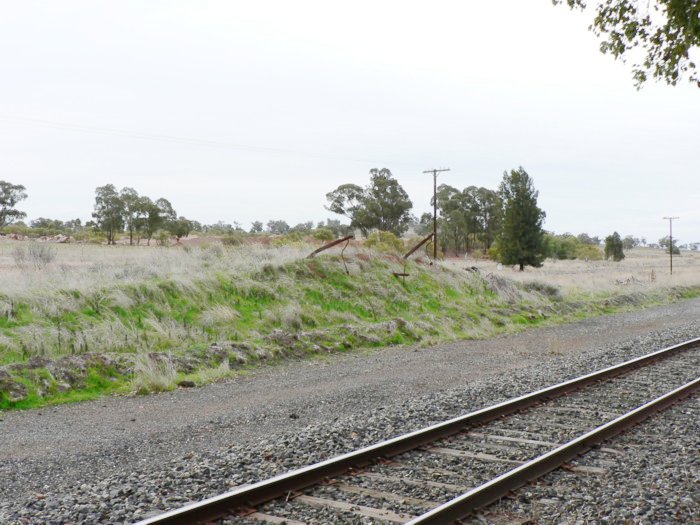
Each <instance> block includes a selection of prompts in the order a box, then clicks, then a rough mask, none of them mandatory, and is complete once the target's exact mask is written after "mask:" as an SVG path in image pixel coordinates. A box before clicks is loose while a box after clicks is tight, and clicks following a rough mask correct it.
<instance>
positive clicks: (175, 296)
mask: <svg viewBox="0 0 700 525" xmlns="http://www.w3.org/2000/svg"><path fill="white" fill-rule="evenodd" d="M314 248H315V245H311V244H306V243H304V242H291V243H289V244H287V245H278V246H274V245H269V244H268V245H264V244H244V245H240V246H222V245H220V244H218V243H216V242H214V241H212V240H206V239H205V240H200V241H198V242H196V243H192V245H189V246H172V247H145V246H141V247H135V246H134V247H130V246H123V245H118V246H102V245H87V244H86V245H80V244H42V243H30V242H23V241H0V409H2V408H23V407H32V406H40V405H41V404H44V403H46V402H64V401H71V400H79V399H85V398H91V397H95V396H97V395H101V394H104V393H107V392H122V393H126V392H148V391H157V390H167V389H171V388H174V387H175V386H176V385H178V384H180V385H182V386H193V385H196V384H202V383H206V382H208V381H212V380H216V379H220V378H223V377H228V376H230V375H231V374H232V373H235V370H240V369H245V368H246V367H250V366H256V365H257V364H258V363H260V362H263V361H270V360H278V359H281V358H284V357H287V358H288V357H297V358H298V357H304V356H309V355H322V354H327V353H332V352H343V351H347V350H351V349H359V348H371V347H379V346H386V345H396V344H414V343H419V344H423V345H429V344H433V343H437V342H440V341H447V340H458V339H465V338H481V337H487V336H490V335H493V334H496V333H500V332H507V331H514V330H520V329H523V328H525V327H527V326H531V325H537V324H541V323H556V322H563V321H567V320H572V319H577V318H581V317H586V316H590V315H598V314H601V313H608V312H614V311H620V310H625V309H631V308H639V307H642V306H646V305H651V304H661V303H664V302H668V301H672V300H676V299H679V298H682V297H693V296H696V295H698V292H699V291H700V275H699V272H698V271H697V269H696V266H695V264H696V261H698V260H699V257H698V255H697V254H684V255H683V256H682V257H677V258H676V259H675V261H676V265H675V268H676V273H675V274H674V276H673V278H672V279H670V278H669V277H668V275H667V274H666V270H667V267H666V265H665V264H666V261H667V259H666V258H665V257H664V255H663V254H662V253H659V252H653V251H651V250H643V249H638V250H633V251H631V252H629V253H628V256H627V258H626V259H625V261H623V262H622V263H612V262H610V263H609V262H602V261H596V262H578V261H558V262H549V261H548V262H547V263H546V264H545V265H544V267H543V268H540V269H530V268H528V269H527V270H526V271H524V272H517V271H513V270H512V269H511V268H501V269H499V267H498V265H496V264H495V263H492V262H490V261H482V260H479V261H474V260H469V259H466V260H465V259H450V260H447V261H444V262H439V263H437V264H436V265H434V266H431V265H430V264H429V260H428V259H427V258H425V257H421V258H419V259H418V260H414V261H410V262H408V263H405V264H404V262H403V260H402V259H401V258H400V257H399V256H397V255H395V254H388V253H380V252H376V251H371V250H368V249H365V248H363V247H362V246H360V245H355V246H351V247H350V248H349V249H348V250H347V251H346V254H345V256H346V262H347V270H348V273H346V265H345V264H344V263H343V261H342V260H341V258H340V256H339V251H340V250H339V249H335V250H332V251H329V252H326V253H324V254H322V255H320V256H318V257H316V258H315V259H307V258H306V256H307V255H308V254H309V253H310V251H311V250H312V249H314ZM471 266H476V267H478V268H479V271H477V272H473V271H466V268H467V267H471ZM652 270H654V272H655V274H656V279H655V280H654V281H653V282H651V280H650V276H651V271H652ZM404 271H405V272H406V273H408V274H409V275H408V277H407V278H406V279H405V281H404V280H402V279H397V278H396V277H394V276H393V275H392V273H394V272H400V273H402V272H404Z"/></svg>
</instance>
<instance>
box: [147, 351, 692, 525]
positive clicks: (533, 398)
mask: <svg viewBox="0 0 700 525" xmlns="http://www.w3.org/2000/svg"><path fill="white" fill-rule="evenodd" d="M699 343H700V338H696V339H692V340H690V341H686V342H684V343H681V344H678V345H674V346H671V347H668V348H664V349H662V350H658V351H656V352H652V353H650V354H647V355H644V356H641V357H638V358H636V359H631V360H629V361H626V362H624V363H620V364H618V365H614V366H611V367H608V368H605V369H602V370H599V371H597V372H592V373H590V374H586V375H584V376H581V377H578V378H576V379H571V380H569V381H564V382H563V383H559V384H557V385H554V386H551V387H548V388H544V389H542V390H538V391H536V392H532V393H530V394H526V395H524V396H520V397H517V398H513V399H510V400H508V401H504V402H502V403H499V404H497V405H493V406H490V407H486V408H483V409H481V410H477V411H475V412H471V413H469V414H466V415H463V416H459V417H456V418H453V419H450V420H448V421H444V422H442V423H438V424H436V425H432V426H430V427H426V428H423V429H420V430H416V431H414V432H410V433H408V434H404V435H402V436H398V437H395V438H392V439H388V440H386V441H382V442H379V443H376V444H374V445H370V446H368V447H365V448H362V449H359V450H356V451H353V452H349V453H347V454H343V455H341V456H337V457H335V458H331V459H328V460H325V461H322V462H320V463H316V464H314V465H309V466H306V467H302V468H300V469H297V470H293V471H290V472H287V473H285V474H281V475H279V476H275V477H273V478H270V479H267V480H263V481H259V482H258V483H254V484H252V485H247V486H245V487H242V488H240V489H236V490H233V491H230V492H227V493H225V494H220V495H219V496H214V497H213V498H209V499H206V500H203V501H200V502H198V503H193V504H191V505H187V506H185V507H182V508H180V509H176V510H173V511H170V512H166V513H164V514H161V515H159V516H155V517H153V518H149V519H146V520H143V521H140V522H139V523H138V525H179V524H183V525H184V524H192V523H198V522H203V521H207V520H212V519H216V518H220V517H222V516H226V515H230V514H231V513H232V512H233V511H235V509H237V508H240V507H254V506H256V505H259V504H261V503H264V502H266V501H270V500H272V499H275V498H278V497H280V496H284V495H285V494H288V493H291V492H294V491H297V490H300V489H303V488H306V487H308V486H311V485H314V484H316V483H318V482H320V481H322V480H324V479H326V478H328V477H333V476H338V475H340V474H343V473H345V472H347V471H348V470H350V469H351V468H357V467H363V466H365V465H368V464H370V463H373V462H375V461H377V460H378V459H381V458H386V457H392V456H396V455H398V454H401V453H403V452H407V451H409V450H413V449H415V448H418V447H420V446H422V445H426V444H428V443H431V442H433V441H436V440H438V439H441V438H443V437H447V436H450V435H453V434H456V433H458V432H461V431H462V430H464V429H465V428H468V427H470V426H474V425H478V424H481V423H485V422H488V421H491V420H493V419H496V418H499V417H501V416H504V415H508V414H511V413H513V412H517V411H519V410H523V409H525V408H528V407H531V406H533V405H536V404H537V403H540V402H542V401H545V400H548V399H552V398H555V397H558V396H561V395H563V394H565V393H567V392H571V391H573V390H577V389H579V388H581V387H583V386H585V385H588V384H590V383H593V382H596V381H599V380H601V379H606V378H609V377H613V376H615V375H619V374H621V373H623V372H626V371H628V370H631V369H633V368H637V367H639V366H642V365H645V364H648V363H649V362H652V361H655V360H658V359H661V358H663V357H666V356H668V355H670V354H673V353H675V352H679V351H682V350H687V349H690V348H692V347H694V346H696V345H697V344H699Z"/></svg>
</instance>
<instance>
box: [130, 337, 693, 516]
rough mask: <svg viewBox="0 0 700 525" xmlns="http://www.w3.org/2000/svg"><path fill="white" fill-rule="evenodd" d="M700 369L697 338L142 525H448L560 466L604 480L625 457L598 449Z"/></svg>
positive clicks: (679, 391)
mask: <svg viewBox="0 0 700 525" xmlns="http://www.w3.org/2000/svg"><path fill="white" fill-rule="evenodd" d="M699 370H700V338H698V339H693V340H690V341H686V342H685V343H682V344H679V345H675V346H672V347H668V348H664V349H663V350H659V351H657V352H653V353H651V354H647V355H645V356H642V357H640V358H637V359H633V360H630V361H627V362H624V363H621V364H618V365H615V366H612V367H609V368H605V369H603V370H599V371H596V372H593V373H590V374H586V375H584V376H581V377H578V378H575V379H572V380H569V381H566V382H563V383H559V384H557V385H553V386H551V387H548V388H545V389H542V390H538V391H536V392H532V393H530V394H527V395H524V396H521V397H518V398H514V399H511V400H508V401H505V402H502V403H499V404H497V405H493V406H490V407H486V408H484V409H481V410H478V411H476V412H472V413H469V414H466V415H463V416H460V417H457V418H454V419H451V420H448V421H444V422H442V423H439V424H437V425H433V426H430V427H427V428H424V429H421V430H418V431H415V432H411V433H408V434H405V435H402V436H398V437H395V438H392V439H389V440H387V441H382V442H380V443H377V444H374V445H371V446H369V447H365V448H362V449H359V450H356V451H353V452H350V453H347V454H344V455H341V456H338V457H335V458H332V459H329V460H327V461H323V462H320V463H316V464H314V465H309V466H307V467H304V468H301V469H297V470H294V471H291V472H288V473H285V474H282V475H279V476H276V477H273V478H270V479H267V480H263V481H260V482H258V483H254V484H252V485H248V486H242V487H239V488H237V489H235V490H233V491H231V492H227V493H225V494H221V495H219V496H216V497H214V498H210V499H207V500H204V501H201V502H199V503H195V504H191V505H188V506H186V507H183V508H180V509H176V510H173V511H170V512H166V513H164V514H162V515H160V516H156V517H153V518H149V519H146V520H143V521H141V522H139V524H138V525H166V524H167V525H174V524H185V523H186V524H192V523H221V524H222V525H223V524H229V523H241V524H245V525H248V524H250V525H253V524H266V523H280V524H282V523H286V524H288V525H303V524H305V523H376V524H380V523H407V524H409V525H418V524H424V525H438V524H447V523H455V522H456V521H458V520H460V519H463V518H465V517H467V516H469V515H471V514H473V513H474V512H475V511H477V510H478V509H481V508H484V507H485V506H487V505H488V504H489V503H492V502H494V501H496V500H498V499H499V498H502V497H503V496H504V495H506V494H508V493H509V492H511V491H513V490H515V489H517V488H518V487H521V486H522V485H524V484H526V483H528V482H529V481H532V480H535V479H537V478H538V477H540V476H542V475H544V474H546V473H547V472H550V471H552V470H554V469H557V468H565V469H566V470H567V471H569V472H571V473H572V475H585V476H596V475H601V474H604V473H605V471H606V467H609V466H610V465H613V464H614V462H615V461H619V460H620V459H619V458H620V455H621V454H622V453H621V451H619V450H616V449H615V448H611V447H607V446H603V447H601V446H600V445H601V443H603V442H605V441H606V440H608V439H609V438H610V437H612V436H614V435H616V434H618V433H620V432H622V431H624V430H625V429H627V428H629V427H631V426H633V425H635V424H637V423H639V422H640V421H642V420H644V419H645V418H647V417H649V416H650V415H651V414H653V413H654V412H656V411H659V410H662V409H664V408H666V407H668V406H669V405H671V404H673V403H675V402H677V401H679V400H680V399H682V398H684V397H687V396H689V395H692V394H693V392H695V391H697V390H698V388H700V377H699V375H700V374H698V371H699ZM593 448H595V449H596V450H597V451H598V452H599V453H600V454H598V456H600V455H602V456H603V457H604V458H605V459H595V460H590V461H587V459H586V456H585V453H586V452H587V451H589V450H591V449H593Z"/></svg>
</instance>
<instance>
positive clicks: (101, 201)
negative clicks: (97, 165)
mask: <svg viewBox="0 0 700 525" xmlns="http://www.w3.org/2000/svg"><path fill="white" fill-rule="evenodd" d="M92 216H93V218H94V219H95V221H96V222H97V226H98V227H99V228H100V230H102V231H103V232H104V233H105V234H106V235H107V244H115V240H116V235H117V233H119V232H120V231H121V230H122V227H123V226H124V202H123V201H122V199H121V197H120V196H119V193H118V192H117V189H116V188H115V187H114V185H113V184H107V185H105V186H99V187H98V188H97V189H95V210H94V211H93V213H92Z"/></svg>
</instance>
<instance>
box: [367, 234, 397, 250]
mask: <svg viewBox="0 0 700 525" xmlns="http://www.w3.org/2000/svg"><path fill="white" fill-rule="evenodd" d="M365 246H367V247H369V248H373V249H375V250H377V251H380V252H386V253H402V252H403V250H404V246H403V241H402V240H401V239H399V238H398V237H397V236H396V235H394V234H393V233H391V232H382V231H376V232H372V233H370V234H369V236H368V237H367V240H366V241H365Z"/></svg>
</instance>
